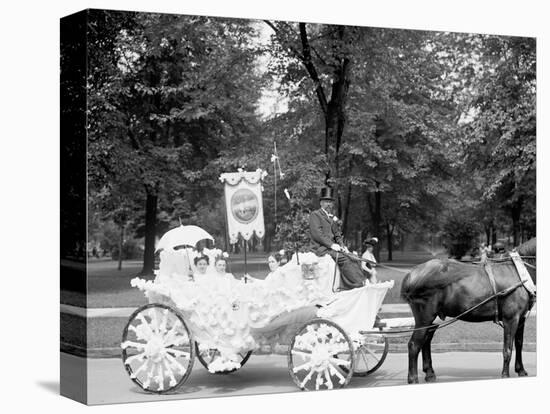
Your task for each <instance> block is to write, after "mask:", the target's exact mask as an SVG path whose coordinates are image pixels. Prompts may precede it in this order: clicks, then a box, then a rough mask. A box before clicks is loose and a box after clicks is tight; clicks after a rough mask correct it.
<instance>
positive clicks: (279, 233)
mask: <svg viewBox="0 0 550 414" xmlns="http://www.w3.org/2000/svg"><path fill="white" fill-rule="evenodd" d="M274 242H275V243H277V244H278V245H279V246H281V245H282V246H283V249H285V250H286V251H287V252H293V251H294V250H295V249H296V248H298V250H299V251H305V250H307V248H308V247H309V245H310V244H311V240H310V237H309V211H307V212H304V211H302V210H295V211H292V212H290V213H289V214H287V215H286V216H285V217H284V218H283V220H282V221H281V222H279V223H278V224H277V229H276V233H275V239H274Z"/></svg>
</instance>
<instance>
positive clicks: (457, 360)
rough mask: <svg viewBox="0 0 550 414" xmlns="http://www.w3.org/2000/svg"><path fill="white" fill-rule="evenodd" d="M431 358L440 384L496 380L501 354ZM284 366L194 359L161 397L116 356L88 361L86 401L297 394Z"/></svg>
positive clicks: (375, 378)
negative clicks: (234, 366) (184, 377)
mask: <svg viewBox="0 0 550 414" xmlns="http://www.w3.org/2000/svg"><path fill="white" fill-rule="evenodd" d="M61 358H62V359H63V360H64V362H66V363H67V364H68V365H73V364H76V363H77V362H78V359H79V357H75V356H72V355H68V354H65V353H62V354H61ZM433 360H434V369H435V371H436V374H437V375H438V382H449V381H468V380H481V379H497V378H500V369H501V363H502V355H501V353H500V352H446V353H434V354H433ZM524 363H525V368H526V369H527V371H528V372H529V374H530V375H531V376H533V375H535V374H536V354H535V353H534V352H525V353H524ZM286 366H287V365H286V357H285V356H282V355H257V356H254V355H252V357H251V358H250V360H249V361H248V363H247V364H246V365H245V366H244V367H243V368H242V369H240V370H239V371H237V372H234V373H232V374H229V375H212V374H209V373H208V372H207V371H206V370H205V369H204V368H203V367H202V366H201V365H200V364H199V362H198V361H196V362H195V365H194V367H193V371H192V373H191V376H190V377H189V379H188V381H187V382H186V383H185V384H184V385H183V386H182V387H181V389H179V390H178V392H177V393H176V394H172V395H165V396H160V397H159V396H155V395H150V394H146V393H144V392H143V391H141V390H140V389H139V388H138V387H137V386H135V385H134V384H133V383H132V382H131V381H130V379H129V378H128V376H127V374H126V371H125V370H124V368H123V366H122V363H121V361H120V360H119V359H89V360H88V379H89V387H88V390H89V394H88V396H89V403H90V404H106V403H118V402H128V401H132V402H133V401H153V400H159V399H163V400H164V399H166V400H168V399H182V398H201V397H221V396H229V395H252V394H265V393H284V392H295V391H297V390H298V389H297V388H296V387H295V386H294V383H293V382H292V380H291V379H290V376H289V374H288V371H287V368H286ZM406 367H407V355H406V354H405V353H393V354H390V355H388V357H387V359H386V361H385V362H384V365H383V366H382V367H381V368H380V369H379V370H378V371H377V372H375V373H374V374H372V375H371V376H370V377H366V378H353V379H352V381H351V383H350V384H349V387H351V388H360V387H369V386H376V387H378V386H390V385H403V384H405V383H406V375H407V373H406ZM512 367H513V364H512ZM512 371H513V369H512ZM514 375H515V374H514ZM421 381H423V379H422V380H421Z"/></svg>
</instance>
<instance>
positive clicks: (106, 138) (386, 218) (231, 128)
mask: <svg viewBox="0 0 550 414" xmlns="http://www.w3.org/2000/svg"><path fill="white" fill-rule="evenodd" d="M87 42H88V43H87V45H88V48H87V51H88V62H87V64H88V66H87V70H88V73H87V79H88V82H87V87H86V89H85V91H81V90H79V89H78V88H71V84H70V80H69V81H68V82H67V85H66V86H67V88H66V89H65V90H66V92H64V93H63V95H62V96H63V97H64V98H65V99H68V100H70V99H71V98H72V95H76V94H78V93H82V92H85V93H86V95H87V99H88V101H87V102H88V111H87V119H88V124H87V132H88V164H87V167H88V169H87V173H88V185H89V187H88V194H87V196H88V208H89V211H88V238H87V240H88V244H87V245H86V246H82V245H77V246H75V245H74V243H71V242H72V241H73V240H71V238H67V243H66V244H63V245H62V246H61V248H62V255H63V256H65V257H69V256H77V257H82V255H83V254H85V255H86V256H87V257H91V258H101V257H104V256H107V257H111V258H112V259H118V260H119V261H121V260H125V259H138V258H139V259H142V260H143V266H142V269H141V272H140V273H141V274H142V275H152V270H153V267H154V250H155V241H156V240H158V238H159V237H160V236H162V234H163V233H164V232H166V231H167V230H168V229H170V228H173V227H175V226H177V225H178V224H179V223H183V224H196V225H199V226H201V227H203V228H205V229H206V230H207V231H208V232H210V233H211V234H212V235H213V236H214V237H215V239H216V240H217V245H218V246H220V247H221V248H222V249H224V250H227V251H229V252H230V253H237V254H239V253H242V247H243V246H242V242H241V243H240V244H238V245H234V246H230V245H229V243H228V241H227V237H226V232H225V229H226V224H225V219H224V218H225V205H224V201H223V186H222V185H221V183H220V182H219V176H220V174H221V173H223V172H231V171H236V170H237V169H239V168H242V169H245V170H256V169H257V168H262V169H264V170H266V171H267V172H268V175H267V177H266V179H265V180H264V182H263V188H264V191H263V202H264V203H263V204H264V212H265V213H264V220H265V224H266V235H265V237H264V238H263V240H259V239H256V238H253V239H252V240H251V241H250V242H249V246H248V250H249V251H251V252H263V253H264V254H265V253H268V252H270V251H273V250H275V251H278V250H279V249H281V248H285V249H286V250H287V251H290V250H293V249H295V248H300V249H305V248H307V245H308V244H309V234H308V233H309V232H308V216H309V212H310V211H311V210H313V209H315V208H317V207H318V194H319V189H320V188H321V187H322V186H323V185H331V186H332V187H333V188H334V189H335V190H336V194H337V203H336V209H337V216H338V217H339V218H340V226H341V230H342V233H343V235H344V237H345V239H346V242H347V244H348V246H349V247H351V249H352V250H357V251H362V250H364V248H363V244H362V242H363V241H364V240H365V239H366V238H368V237H372V236H376V237H377V238H378V239H379V240H380V245H379V246H377V249H376V252H375V254H376V256H377V258H378V259H379V260H380V259H382V260H386V261H392V260H393V258H394V251H395V250H399V251H400V252H401V254H403V253H404V252H405V251H425V252H428V253H430V254H432V255H435V254H436V253H438V252H441V251H442V250H446V251H447V252H448V253H449V254H450V255H451V256H453V257H457V258H461V257H462V256H464V255H467V254H472V252H473V249H474V248H475V247H476V246H477V245H479V243H481V242H484V243H486V244H487V245H494V244H495V243H497V242H500V243H503V244H505V245H506V246H507V247H508V248H511V247H513V246H517V245H518V244H520V243H521V242H523V241H525V240H527V239H529V238H531V237H533V236H535V234H536V41H535V39H534V38H525V37H507V36H495V35H477V34H465V33H448V32H447V33H445V32H435V31H418V30H416V31H414V30H400V29H385V28H373V27H357V26H355V27H353V26H337V25H322V24H311V23H307V24H306V23H289V22H278V21H271V20H266V21H261V20H256V21H254V20H242V19H224V18H209V17H200V16H183V15H170V14H150V13H131V12H116V11H101V10H91V11H89V25H88V34H87ZM65 55H67V56H69V55H68V54H65ZM65 55H64V54H63V51H62V59H64V57H63V56H65ZM67 63H68V64H69V65H70V62H67ZM75 108H76V105H75V106H69V107H68V108H67V111H66V113H65V114H66V115H69V116H70V115H71V111H74V110H75ZM283 190H286V192H288V193H289V194H290V199H287V198H286V197H285V195H284V193H283ZM64 196H65V197H70V196H71V194H64ZM75 196H76V197H78V196H79V195H78V194H75ZM69 205H70V204H69ZM70 230H72V229H71V227H70V223H67V227H66V231H69V232H70ZM79 231H81V230H79V229H77V228H76V227H75V228H74V232H73V234H74V235H75V237H78V236H80V235H79ZM84 248H85V249H86V253H84V252H83V249H84ZM380 249H383V250H384V255H382V256H381V255H380ZM92 262H93V260H92ZM119 266H120V263H119Z"/></svg>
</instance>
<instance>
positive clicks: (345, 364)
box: [329, 357, 351, 367]
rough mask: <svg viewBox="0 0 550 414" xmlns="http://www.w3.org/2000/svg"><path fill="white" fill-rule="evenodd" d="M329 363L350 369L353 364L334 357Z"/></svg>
mask: <svg viewBox="0 0 550 414" xmlns="http://www.w3.org/2000/svg"><path fill="white" fill-rule="evenodd" d="M329 361H330V363H331V364H334V365H338V366H342V365H343V366H345V367H349V366H350V365H351V362H350V361H349V360H348V359H340V358H335V357H332V358H330V360H329Z"/></svg>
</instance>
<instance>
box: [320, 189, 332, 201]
mask: <svg viewBox="0 0 550 414" xmlns="http://www.w3.org/2000/svg"><path fill="white" fill-rule="evenodd" d="M319 199H320V200H330V201H334V194H333V191H332V188H330V187H324V188H321V196H320V197H319Z"/></svg>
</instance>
